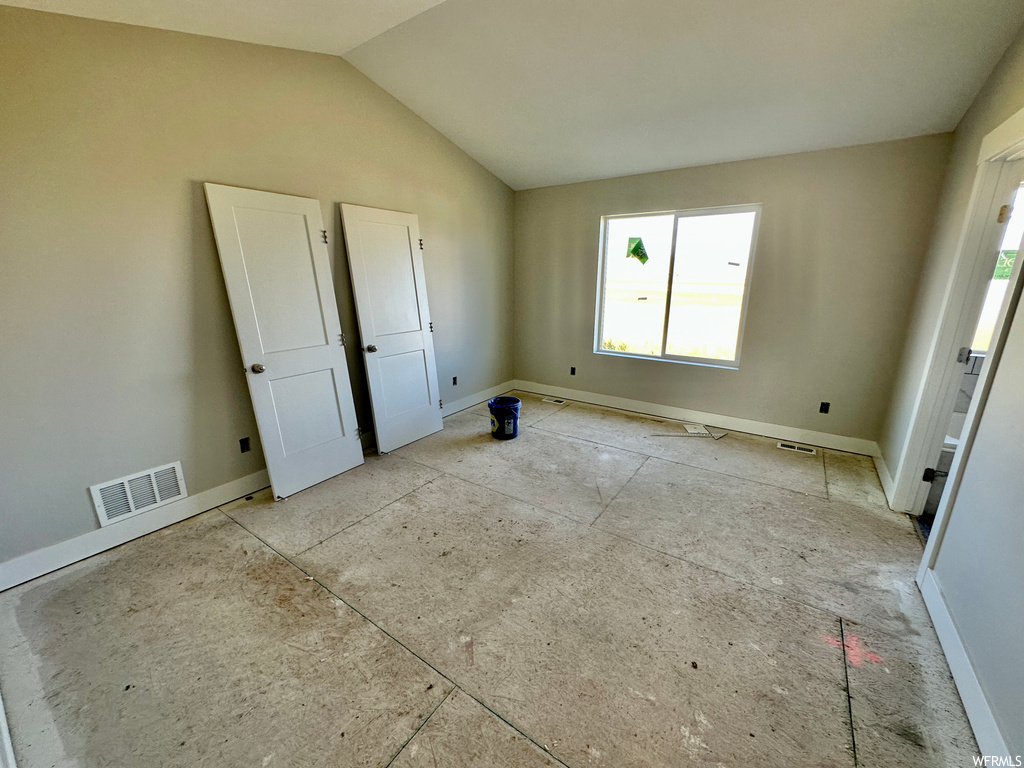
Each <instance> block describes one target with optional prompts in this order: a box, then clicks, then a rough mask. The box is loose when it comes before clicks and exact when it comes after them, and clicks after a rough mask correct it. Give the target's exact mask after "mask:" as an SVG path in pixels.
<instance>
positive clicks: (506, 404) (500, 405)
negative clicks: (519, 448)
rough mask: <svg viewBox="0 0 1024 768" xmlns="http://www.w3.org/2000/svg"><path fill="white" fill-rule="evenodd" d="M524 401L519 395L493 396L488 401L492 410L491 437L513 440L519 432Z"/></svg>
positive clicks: (489, 408) (488, 406) (488, 405)
mask: <svg viewBox="0 0 1024 768" xmlns="http://www.w3.org/2000/svg"><path fill="white" fill-rule="evenodd" d="M522 407H523V401H522V400H520V399H519V398H518V397H506V396H504V395H502V396H501V397H492V398H491V399H490V400H488V401H487V408H488V410H490V412H491V437H494V438H497V439H498V440H511V439H512V438H513V437H515V436H516V435H518V434H519V409H520V408H522Z"/></svg>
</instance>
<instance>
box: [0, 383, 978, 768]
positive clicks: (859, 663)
mask: <svg viewBox="0 0 1024 768" xmlns="http://www.w3.org/2000/svg"><path fill="white" fill-rule="evenodd" d="M516 394H517V395H518V396H520V397H521V398H522V399H523V401H524V405H523V414H522V428H521V433H520V436H519V437H518V438H517V439H516V440H512V441H496V440H493V439H492V438H491V437H490V435H489V422H488V416H487V410H486V406H478V407H476V408H472V409H470V410H468V411H463V412H462V413H459V414H455V415H453V416H449V417H448V418H446V419H445V428H444V430H443V431H442V432H439V433H437V434H435V435H432V436H430V437H427V438H425V439H423V440H420V441H418V442H416V443H413V444H412V445H409V446H406V447H404V448H402V449H400V450H398V451H396V452H394V453H393V454H390V455H388V456H379V457H376V456H375V457H369V458H368V460H367V463H366V464H365V465H364V466H362V467H359V468H357V469H354V470H352V471H351V472H347V473H345V474H344V475H341V476H339V477H337V478H334V479H332V480H329V481H327V482H325V483H321V484H320V485H318V486H316V487H314V488H311V489H309V490H307V491H304V492H302V493H300V494H297V495H295V496H293V497H292V498H290V499H288V500H287V501H285V502H278V503H274V502H273V501H272V500H271V497H270V494H269V491H264V492H261V493H257V494H254V495H253V496H252V497H250V498H247V499H240V500H238V501H236V502H233V503H231V504H227V505H225V506H224V507H221V508H220V509H218V510H213V511H210V512H207V513H205V514H203V515H199V516H197V517H194V518H192V519H190V520H187V521H185V522H183V523H179V524H177V525H175V526H172V527H170V528H167V529H164V530H162V531H159V532H157V533H154V534H151V535H149V536H146V537H144V538H142V539H138V540H136V541H133V542H131V543H129V544H126V545H124V546H121V547H118V548H117V549H115V550H112V551H110V552H107V553H104V554H102V555H98V556H96V557H93V558H90V559H89V560H86V561H83V562H81V563H77V564H75V565H72V566H69V567H68V568H65V569H63V570H61V571H58V572H56V573H53V574H50V575H49V576H46V577H43V578H40V579H37V580H35V581H33V582H30V583H28V584H25V585H22V586H20V587H17V588H15V589H11V590H8V591H7V592H5V593H3V594H0V690H2V692H3V697H4V702H5V705H6V707H7V710H8V718H9V720H10V724H11V729H12V734H13V740H14V747H15V752H16V755H17V758H18V761H19V766H21V768H35V767H36V766H39V767H42V766H47V767H49V766H60V767H61V768H65V767H70V766H126V767H127V766H133V767H134V766H197V765H204V766H205V765H208V766H261V768H262V767H265V766H302V767H303V768H305V767H307V766H381V767H382V768H383V767H385V766H394V768H419V767H422V768H441V767H442V766H473V767H474V768H475V767H477V766H479V767H480V768H484V767H486V768H503V767H506V766H507V767H509V768H512V767H520V766H522V767H524V768H533V767H534V766H536V768H541V767H546V766H571V767H573V768H575V767H576V766H615V767H616V768H618V767H636V768H640V767H641V766H642V767H644V768H650V767H652V766H701V767H710V766H787V767H789V766H807V767H808V768H811V767H814V768H838V767H839V766H865V767H866V766H891V765H900V766H906V767H908V768H912V767H915V766H921V767H922V768H924V767H925V766H927V767H928V768H933V767H936V766H950V767H952V766H963V765H971V764H972V756H973V755H976V754H977V747H976V745H975V743H974V739H973V736H972V735H971V731H970V727H969V725H968V723H967V719H966V716H965V714H964V712H963V708H962V706H961V704H960V701H959V698H958V697H957V694H956V689H955V687H954V685H953V682H952V680H951V678H950V675H949V670H948V668H947V667H946V663H945V661H944V659H943V656H942V653H941V650H940V648H939V645H938V641H937V639H936V637H935V634H934V631H933V629H932V627H931V624H930V622H929V620H928V617H927V613H926V612H925V609H924V605H923V603H922V601H921V598H920V595H919V594H918V593H917V590H916V588H915V586H914V583H913V577H914V573H915V570H916V568H917V564H918V562H919V560H920V557H921V545H920V542H919V540H918V539H917V537H916V535H915V533H914V531H913V527H912V525H911V522H910V521H909V519H907V518H906V517H905V516H902V515H898V514H896V513H893V512H891V511H890V510H889V509H888V507H887V506H886V504H885V498H884V496H883V494H882V491H881V488H880V487H879V484H878V479H877V476H876V475H875V473H874V470H873V467H872V464H871V461H870V459H868V458H866V457H862V456H855V455H852V454H844V453H840V452H836V451H830V450H820V449H819V451H818V452H817V454H816V455H813V456H807V455H802V454H795V453H788V452H784V451H781V450H779V449H777V448H776V447H775V441H774V440H769V439H767V438H760V437H754V436H750V435H742V434H737V433H730V434H729V435H727V436H726V437H724V438H722V439H721V440H711V439H707V438H692V437H690V438H687V437H683V436H682V435H683V433H685V430H684V429H683V428H682V427H681V425H680V424H679V423H678V422H673V421H670V420H665V419H656V418H650V417H645V416H639V415H637V414H631V413H625V412H622V411H616V410H612V409H607V408H598V407H595V406H589V405H583V404H578V403H567V404H565V405H558V404H552V403H546V402H544V401H543V399H542V398H541V397H540V396H537V395H531V394H527V393H516Z"/></svg>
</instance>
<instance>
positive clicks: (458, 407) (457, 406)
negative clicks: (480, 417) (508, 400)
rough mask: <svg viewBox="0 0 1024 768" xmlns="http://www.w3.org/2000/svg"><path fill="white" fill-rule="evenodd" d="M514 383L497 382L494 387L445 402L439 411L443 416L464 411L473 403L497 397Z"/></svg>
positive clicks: (477, 403) (513, 386)
mask: <svg viewBox="0 0 1024 768" xmlns="http://www.w3.org/2000/svg"><path fill="white" fill-rule="evenodd" d="M515 384H516V383H515V382H514V381H506V382H505V383H503V384H499V385H498V386H496V387H491V388H490V389H485V390H484V391H482V392H477V393H475V394H472V395H469V396H468V397H461V398H459V399H458V400H455V401H454V402H451V403H446V404H445V405H444V407H442V408H441V412H442V413H443V414H444V415H445V416H451V415H452V414H453V413H458V412H459V411H464V410H466V409H467V408H472V407H473V406H474V405H479V404H480V403H483V402H486V401H487V400H490V399H491V398H492V397H497V396H498V395H500V394H503V393H505V392H508V391H509V390H510V389H515V388H516V387H515Z"/></svg>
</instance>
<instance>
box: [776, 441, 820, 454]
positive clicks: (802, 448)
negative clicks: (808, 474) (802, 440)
mask: <svg viewBox="0 0 1024 768" xmlns="http://www.w3.org/2000/svg"><path fill="white" fill-rule="evenodd" d="M776 445H777V446H778V447H779V448H781V449H782V450H784V451H796V452H797V453H806V454H808V455H809V456H814V455H815V454H817V451H816V450H815V449H814V448H811V446H809V445H800V444H799V443H783V442H779V443H776Z"/></svg>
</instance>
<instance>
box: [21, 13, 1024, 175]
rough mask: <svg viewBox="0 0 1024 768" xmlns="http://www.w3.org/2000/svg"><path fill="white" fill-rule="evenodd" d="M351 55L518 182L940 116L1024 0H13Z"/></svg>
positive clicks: (849, 140)
mask: <svg viewBox="0 0 1024 768" xmlns="http://www.w3.org/2000/svg"><path fill="white" fill-rule="evenodd" d="M3 1H4V2H7V3H8V4H11V5H22V6H27V7H33V8H38V9H41V10H52V11H57V12H62V13H70V14H73V15H79V16H88V17H93V18H102V19H109V20H114V21H123V22H127V23H132V24H140V25H143V26H152V27H161V28H166V29H176V30H181V31H187V32H195V33H198V34H205V35H211V36H216V37H225V38H230V39H236V40H245V41H248V42H257V43H265V44H270V45H277V46H282V47H288V48H296V49H301V50H310V51H319V52H323V53H333V54H337V55H341V56H344V57H345V58H346V59H347V60H348V61H350V62H351V63H352V64H353V65H354V66H356V67H357V68H358V69H360V70H361V71H362V72H364V73H365V74H366V75H367V76H369V77H370V78H371V79H373V80H374V81H375V82H376V83H377V84H379V85H380V86H381V87H382V88H384V89H385V90H386V91H388V92H390V93H391V94H393V95H394V96H395V97H396V98H398V99H399V100H400V101H402V102H403V103H404V104H406V105H407V106H408V107H409V108H410V109H412V110H413V111H414V112H416V113H417V114H419V115H420V116H421V117H422V118H424V119H425V120H426V121H427V122H428V123H430V124H431V125H433V126H434V127H435V128H437V129H438V130H439V131H441V132H442V133H443V134H445V135H446V136H447V137H448V138H450V139H451V140H452V141H453V142H455V143H456V144H457V145H459V146H460V147H462V149H464V150H465V151H466V152H468V153H469V154H470V155H471V156H473V157H474V158H476V159H477V160H478V161H479V162H480V163H482V164H483V165H484V166H485V167H487V168H488V169H490V170H491V171H492V172H493V173H495V174H496V175H497V176H499V177H500V178H501V179H503V180H504V181H505V182H506V183H508V184H509V185H510V186H512V187H513V188H516V189H525V188H530V187H537V186H545V185H551V184H560V183H566V182H572V181H580V180H586V179H595V178H607V177H612V176H621V175H626V174H633V173H641V172H646V171H655V170H664V169H668V168H679V167H685V166H692V165H701V164H708V163H716V162H723V161H728V160H738V159H743V158H751V157H764V156H769V155H778V154H785V153H790V152H801V151H806V150H812V149H823V148H828V147H837V146H847V145H851V144H862V143H868V142H874V141H884V140H888V139H896V138H904V137H909V136H916V135H923V134H929V133H937V132H942V131H948V130H951V129H952V128H954V127H955V126H956V124H957V122H958V121H959V119H960V117H961V116H962V115H963V113H964V112H965V111H966V109H967V107H968V106H969V105H970V103H971V101H972V100H973V98H974V96H975V95H976V94H977V92H978V90H979V88H980V87H981V85H982V83H983V82H984V80H985V78H986V77H987V76H988V74H989V73H990V72H991V70H992V68H993V67H994V66H995V64H996V62H997V61H998V60H999V57H1000V56H1001V55H1002V53H1003V52H1004V51H1005V49H1006V47H1007V45H1008V44H1009V43H1010V41H1011V40H1012V39H1013V37H1014V36H1015V34H1016V33H1017V31H1018V30H1019V28H1020V26H1021V23H1022V22H1024V0H970V2H964V0H843V2H824V1H823V0H715V1H714V2H709V1H708V0H446V1H445V2H437V0H389V1H388V2H379V1H375V0H260V2H255V1H254V0H180V1H179V2H173V3H168V2H166V0H3Z"/></svg>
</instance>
